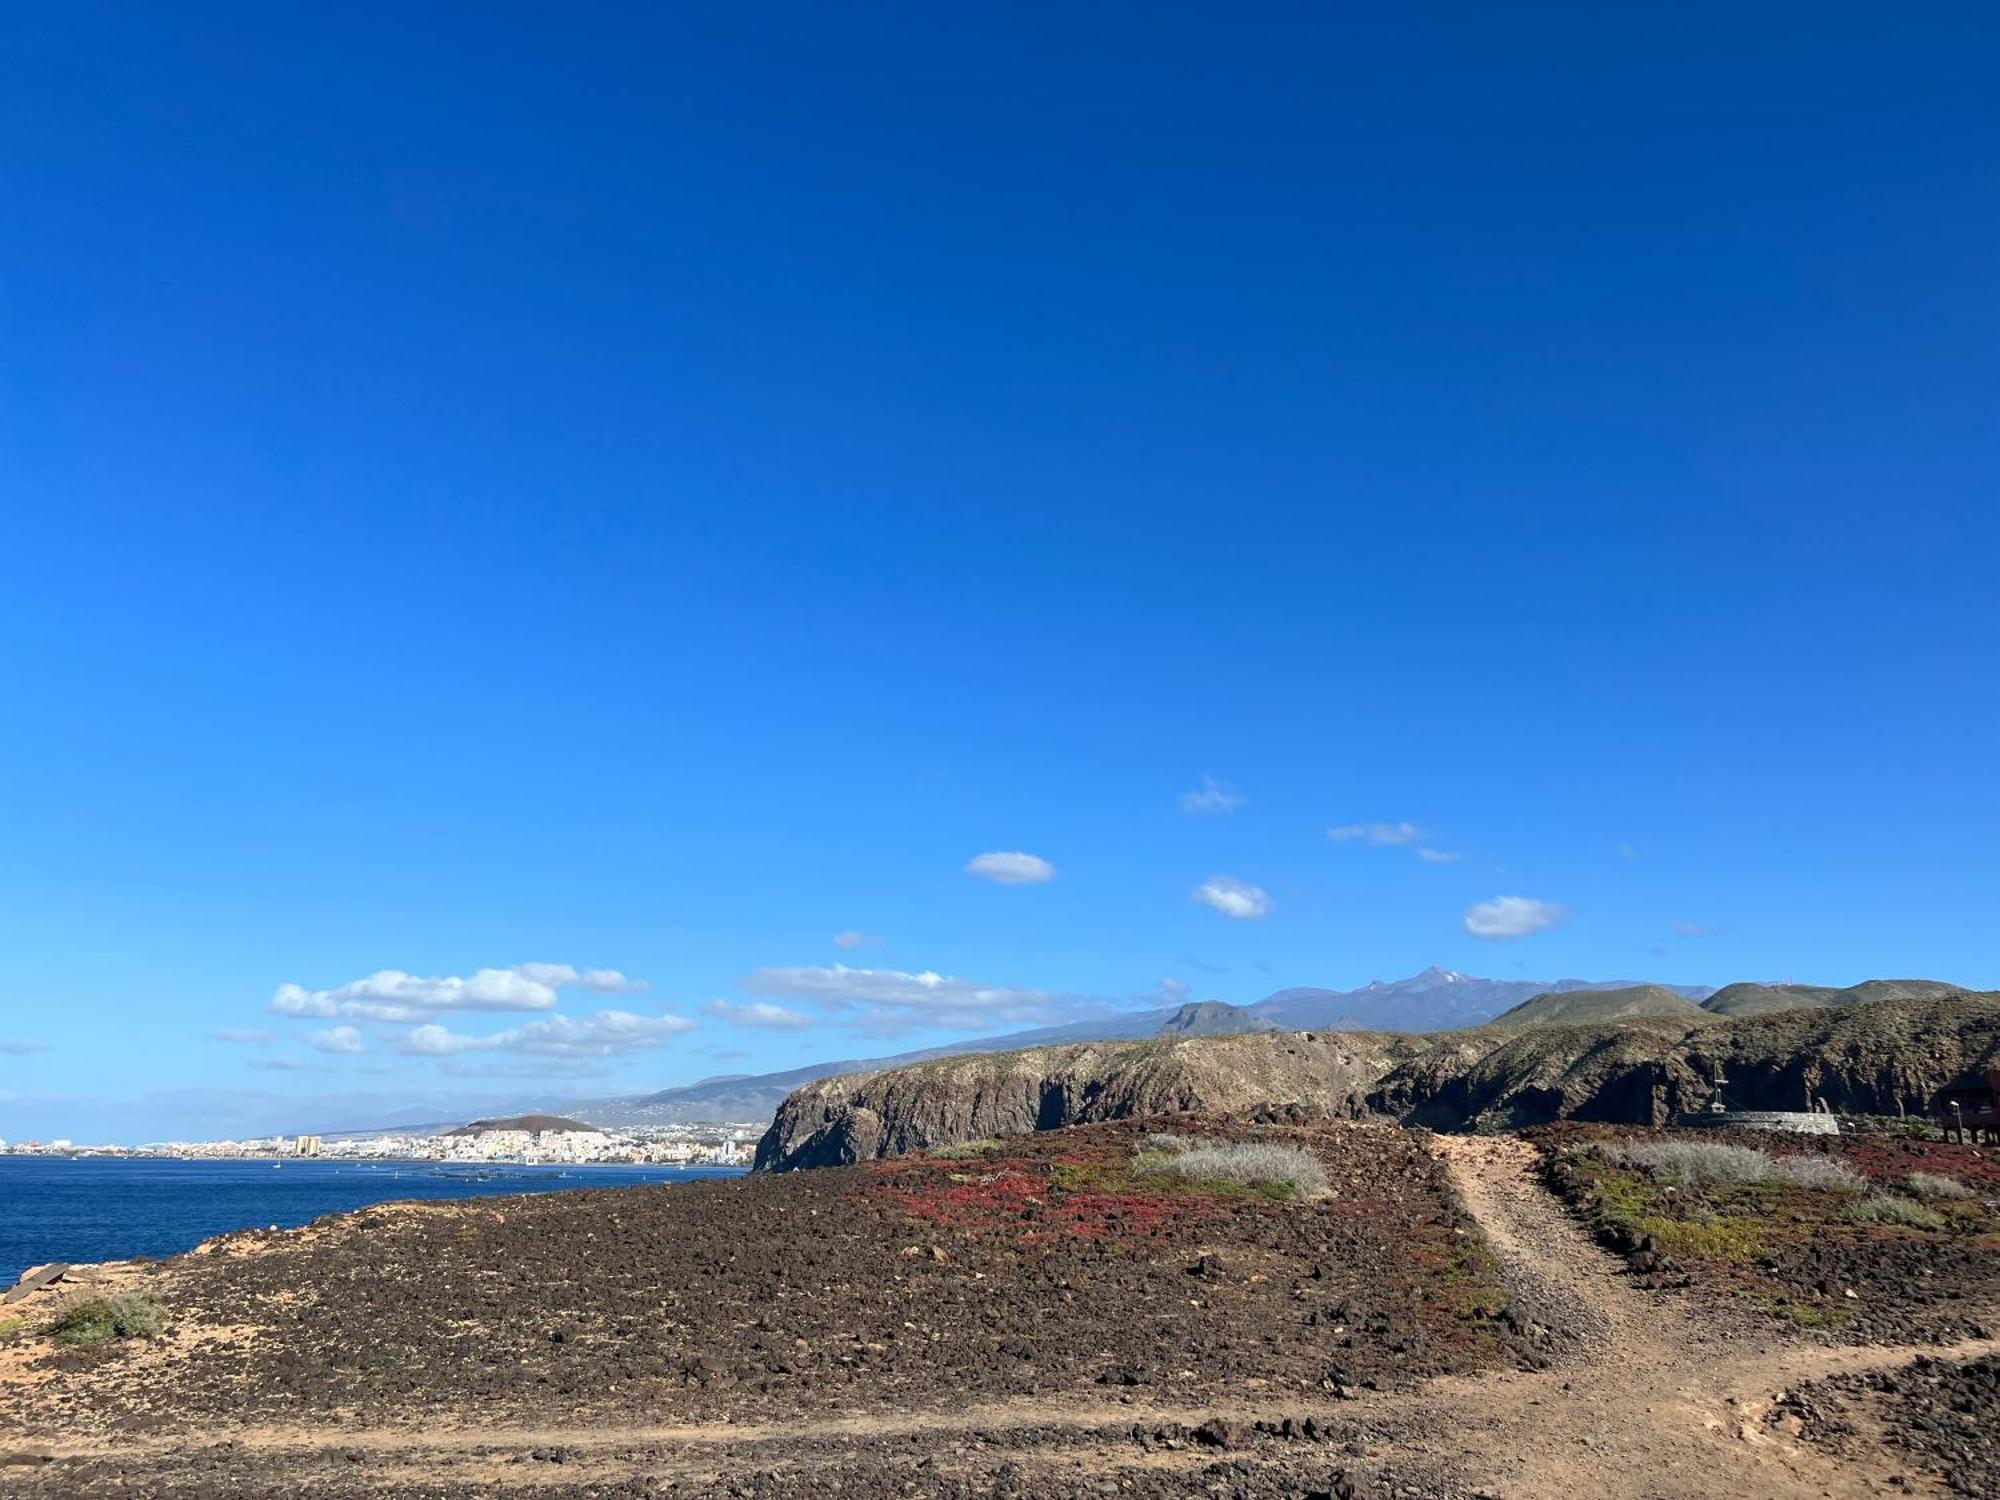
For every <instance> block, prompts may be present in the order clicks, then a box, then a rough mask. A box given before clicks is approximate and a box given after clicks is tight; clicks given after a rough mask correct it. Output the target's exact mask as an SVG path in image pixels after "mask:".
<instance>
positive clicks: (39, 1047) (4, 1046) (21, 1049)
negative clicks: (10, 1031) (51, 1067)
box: [0, 1037, 49, 1057]
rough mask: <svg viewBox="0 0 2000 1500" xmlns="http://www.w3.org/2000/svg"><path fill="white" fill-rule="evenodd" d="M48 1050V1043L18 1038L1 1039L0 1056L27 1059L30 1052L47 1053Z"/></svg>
mask: <svg viewBox="0 0 2000 1500" xmlns="http://www.w3.org/2000/svg"><path fill="white" fill-rule="evenodd" d="M48 1050H49V1044H48V1043H47V1042H30V1041H24V1040H22V1039H20V1038H18V1037H15V1038H4V1037H0V1056H5V1057H26V1056H27V1055H28V1054H29V1053H30V1052H46V1051H48Z"/></svg>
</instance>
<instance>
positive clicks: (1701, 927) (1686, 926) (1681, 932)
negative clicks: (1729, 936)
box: [1667, 922, 1722, 938]
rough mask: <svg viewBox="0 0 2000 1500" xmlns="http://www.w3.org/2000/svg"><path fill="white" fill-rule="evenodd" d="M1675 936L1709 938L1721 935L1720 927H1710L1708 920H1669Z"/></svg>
mask: <svg viewBox="0 0 2000 1500" xmlns="http://www.w3.org/2000/svg"><path fill="white" fill-rule="evenodd" d="M1667 925H1668V926H1669V927H1671V928H1672V929H1673V933H1674V936H1675V937H1684V938H1708V937H1715V936H1717V935H1719V934H1720V933H1721V931H1722V929H1721V928H1720V927H1710V926H1709V925H1708V924H1707V923H1706V922H1669V923H1668V924H1667Z"/></svg>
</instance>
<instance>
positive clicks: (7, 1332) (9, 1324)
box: [0, 1318, 28, 1344]
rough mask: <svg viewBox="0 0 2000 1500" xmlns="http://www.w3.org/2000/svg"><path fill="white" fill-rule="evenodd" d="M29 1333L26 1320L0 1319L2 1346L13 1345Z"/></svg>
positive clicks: (0, 1340) (0, 1342)
mask: <svg viewBox="0 0 2000 1500" xmlns="http://www.w3.org/2000/svg"><path fill="white" fill-rule="evenodd" d="M27 1331H28V1320H27V1319H26V1318H0V1344H11V1343H13V1342H14V1340H16V1339H18V1338H19V1337H20V1336H21V1335H22V1334H24V1333H26V1332H27Z"/></svg>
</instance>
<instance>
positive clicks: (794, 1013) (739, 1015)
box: [701, 1000, 813, 1031]
mask: <svg viewBox="0 0 2000 1500" xmlns="http://www.w3.org/2000/svg"><path fill="white" fill-rule="evenodd" d="M701 1013H702V1014H703V1015H705V1016H713V1017H715V1019H716V1020H718V1021H727V1022H729V1023H730V1024H731V1025H733V1026H764V1027H769V1028H771V1029H772V1030H776V1031H797V1030H799V1029H800V1028H802V1027H806V1026H810V1025H812V1024H813V1018H812V1017H811V1016H809V1015H807V1014H806V1013H805V1012H804V1011H801V1010H787V1009H786V1008H785V1007H784V1006H782V1005H773V1004H772V1003H771V1002H770V1001H768V1000H751V1001H748V1002H746V1003H743V1004H738V1003H737V1002H736V1001H734V1000H711V1001H709V1002H708V1003H707V1004H706V1005H704V1006H702V1008H701Z"/></svg>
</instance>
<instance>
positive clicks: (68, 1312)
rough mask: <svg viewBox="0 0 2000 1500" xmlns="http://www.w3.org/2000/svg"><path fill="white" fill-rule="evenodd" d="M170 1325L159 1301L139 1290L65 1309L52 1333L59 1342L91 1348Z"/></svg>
mask: <svg viewBox="0 0 2000 1500" xmlns="http://www.w3.org/2000/svg"><path fill="white" fill-rule="evenodd" d="M166 1326H167V1317H166V1313H165V1311H164V1310H163V1309H162V1308H161V1307H160V1304H159V1303H157V1302H155V1301H154V1300H153V1299H152V1298H151V1297H148V1296H145V1295H143V1294H141V1293H138V1292H127V1293H124V1294H123V1295H120V1296H117V1297H92V1298H90V1299H89V1300H88V1301H84V1302H75V1303H72V1304H70V1306H68V1307H66V1308H65V1309H63V1312H62V1315H61V1316H60V1317H58V1318H57V1319H56V1320H55V1322H54V1323H53V1324H52V1325H51V1326H50V1328H49V1332H50V1333H51V1334H52V1335H54V1337H55V1340H56V1342H57V1343H59V1344H68V1345H69V1346H70V1347H72V1348H77V1349H88V1348H91V1347H92V1346H94V1345H97V1344H108V1343H110V1342H111V1341H112V1340H113V1339H149V1338H152V1337H154V1336H155V1335H157V1334H158V1333H159V1332H160V1331H161V1330H162V1329H164V1328H165V1327H166Z"/></svg>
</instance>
